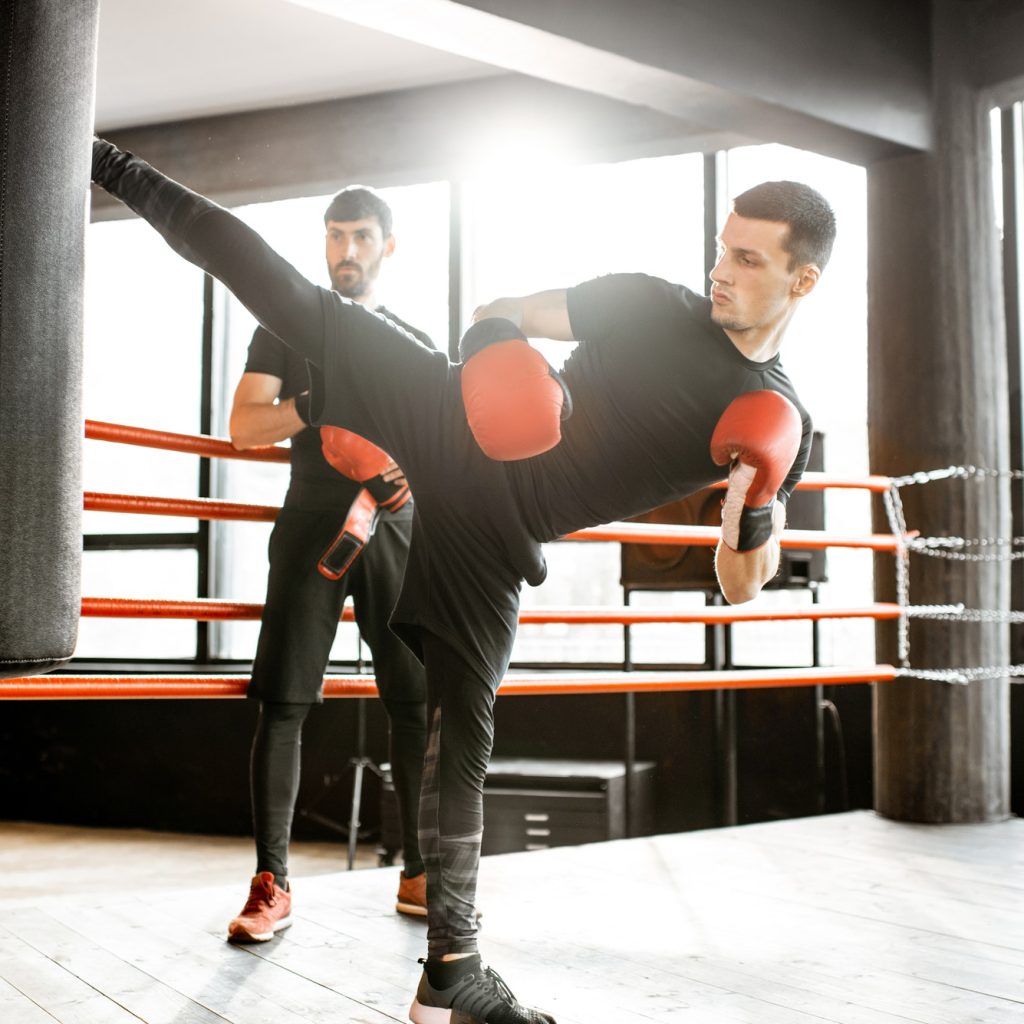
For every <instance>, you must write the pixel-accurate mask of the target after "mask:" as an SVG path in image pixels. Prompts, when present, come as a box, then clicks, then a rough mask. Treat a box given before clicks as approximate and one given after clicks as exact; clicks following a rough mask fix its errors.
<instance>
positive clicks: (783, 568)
mask: <svg viewBox="0 0 1024 1024" xmlns="http://www.w3.org/2000/svg"><path fill="white" fill-rule="evenodd" d="M824 465H825V451H824V435H823V434H821V433H819V432H818V431H815V433H814V443H813V445H812V446H811V457H810V459H809V460H808V463H807V468H808V469H809V470H813V471H816V472H820V471H821V470H822V469H823V468H824ZM786 519H787V521H786V525H787V527H789V528H790V529H793V530H823V529H824V528H825V495H824V492H823V491H796V492H795V493H794V494H793V496H792V497H791V498H790V499H789V508H788V510H787V517H786ZM630 522H633V523H660V524H672V525H676V526H680V525H690V526H721V525H722V492H721V491H720V490H715V489H713V488H706V489H705V490H702V491H697V492H696V493H694V494H691V495H689V497H686V498H683V499H681V500H680V501H674V502H672V503H671V504H668V505H662V506H661V507H660V508H656V509H653V510H652V511H650V512H645V513H644V514H643V515H642V516H636V517H635V518H634V519H631V520H630ZM827 578H828V577H827V575H826V566H825V552H824V551H822V550H800V549H796V548H784V549H783V551H782V558H781V560H780V565H779V572H778V574H777V575H776V576H775V578H774V579H773V580H772V581H771V582H770V583H768V586H769V587H803V586H807V585H808V584H810V583H824V582H825V580H826V579H827ZM621 583H622V585H623V586H624V587H627V588H635V589H637V590H707V589H711V588H714V587H717V586H718V581H717V580H716V579H715V549H714V548H713V547H710V546H704V545H697V544H693V545H689V544H623V545H622V579H621Z"/></svg>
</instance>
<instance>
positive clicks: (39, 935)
mask: <svg viewBox="0 0 1024 1024" xmlns="http://www.w3.org/2000/svg"><path fill="white" fill-rule="evenodd" d="M4 836H5V834H4V830H3V827H0V843H2V842H3V839H4ZM194 842H195V844H197V849H199V850H201V849H202V844H203V843H204V840H201V839H196V840H194ZM200 857H201V854H200ZM129 860H130V858H129ZM0 868H6V870H4V871H3V879H4V883H5V884H4V887H3V893H4V896H3V897H0V1022H3V1024H52V1022H53V1021H59V1022H61V1024H132V1022H134V1024H137V1022H139V1021H143V1022H146V1024H220V1022H225V1021H230V1022H237V1024H298V1022H301V1021H306V1022H315V1024H326V1022H332V1024H385V1022H388V1021H396V1020H397V1021H404V1020H406V1011H407V1009H408V1004H409V1002H410V997H411V993H412V991H413V989H414V988H415V984H416V980H417V977H418V973H419V968H418V967H417V964H416V958H417V957H419V956H422V955H423V954H424V938H425V936H424V931H425V929H424V926H423V925H422V924H419V923H418V922H415V921H410V920H408V919H405V918H401V917H398V916H397V915H395V914H394V913H393V912H392V910H391V907H392V904H393V898H394V892H395V888H396V879H397V869H380V870H366V871H355V872H350V873H346V872H337V873H331V874H325V875H318V876H312V877H308V878H305V879H299V878H297V879H296V881H295V884H294V888H295V892H296V897H295V898H296V901H297V902H296V911H295V924H294V925H293V927H292V928H291V929H290V930H289V931H287V932H285V933H284V934H283V936H281V937H279V938H278V939H276V940H274V941H273V942H270V943H266V944H264V945H261V946H256V947H245V948H236V947H232V946H228V945H227V944H226V943H225V942H224V940H223V935H224V926H225V924H226V922H227V920H228V919H229V918H230V917H231V916H232V915H233V914H234V913H235V912H237V910H238V905H239V902H240V893H239V886H238V884H237V882H234V883H233V884H217V885H215V886H212V887H204V886H203V885H202V879H203V873H202V872H201V871H199V872H196V873H195V875H194V877H193V876H186V877H184V878H183V879H180V880H177V881H176V883H175V884H174V885H173V886H167V885H164V886H160V885H158V884H157V882H158V881H159V879H156V878H148V879H143V883H144V884H139V885H135V884H133V883H134V880H135V876H134V875H133V872H132V869H131V868H130V867H126V868H125V871H124V877H123V889H122V890H121V891H118V890H117V888H115V887H112V886H109V885H104V886H100V887H98V888H95V889H90V887H89V886H88V885H87V884H86V885H83V886H82V888H81V891H79V892H77V893H67V892H61V893H59V894H56V895H45V894H44V893H43V892H42V891H41V887H40V884H39V882H40V878H39V874H40V871H41V870H42V868H41V867H40V864H39V863H38V862H37V863H35V864H33V863H27V864H24V865H23V870H24V872H26V873H27V874H28V875H29V876H32V877H34V878H35V882H36V884H35V886H34V888H33V889H32V890H31V891H29V890H27V889H26V890H21V891H20V892H19V888H18V875H19V871H20V870H22V868H20V867H14V868H13V870H12V865H11V864H10V858H3V859H0ZM293 871H294V868H293ZM171 874H172V873H165V875H164V878H165V879H166V878H168V877H170V875H171ZM241 895H243V896H244V893H243V894H241ZM480 905H481V908H482V909H483V911H484V914H485V916H484V928H483V931H482V945H483V951H484V956H485V960H488V961H490V962H491V963H493V964H494V966H495V967H497V968H498V969H499V970H500V971H501V973H502V974H503V975H504V976H505V979H506V981H508V982H509V983H510V985H511V986H512V988H513V990H514V991H515V992H516V994H517V995H518V996H519V997H520V999H522V1000H523V1001H532V1002H533V1003H534V1004H535V1005H539V1006H541V1007H543V1008H545V1009H548V1010H549V1011H551V1012H552V1013H553V1014H554V1015H555V1016H556V1018H557V1020H558V1022H559V1024H639V1022H651V1021H658V1022H666V1024H667V1022H673V1024H674V1022H680V1024H733V1022H749V1024H755V1022H756V1024H812V1022H813V1024H818V1022H822V1021H835V1022H839V1024H896V1022H908V1021H912V1022H920V1024H969V1022H978V1024H1011V1022H1012V1024H1022V1022H1024V820H1021V819H1013V820H1011V821H1006V822H1002V823H999V824H993V825H978V826H939V827H927V826H913V825H899V824H894V823H892V822H887V821H884V820H882V819H879V818H877V817H875V816H874V815H872V814H870V813H867V812H856V813H852V814H844V815H835V816H829V817H824V818H805V819H801V820H798V821H787V822H775V823H771V824H766V825H753V826H745V827H740V828H733V829H722V830H713V831H707V832H694V833H688V834H684V835H676V836H661V837H656V838H651V839H638V840H632V841H626V842H617V843H604V844H599V845H595V846H588V847H577V848H563V849H559V850H551V851H545V852H538V853H528V854H516V855H510V856H504V857H491V858H487V859H486V860H485V861H484V866H483V872H482V883H481V892H480Z"/></svg>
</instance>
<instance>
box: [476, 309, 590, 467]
mask: <svg viewBox="0 0 1024 1024" xmlns="http://www.w3.org/2000/svg"><path fill="white" fill-rule="evenodd" d="M459 354H460V357H461V358H462V361H463V364H464V365H463V367H462V401H463V404H464V405H465V407H466V419H467V421H468V422H469V429H470V430H471V431H472V432H473V437H475V438H476V442H477V444H479V445H480V447H481V449H482V450H483V453H484V454H485V455H486V456H487V457H488V458H491V459H495V460H497V461H499V462H510V461H513V460H515V459H528V458H530V457H531V456H533V455H540V454H541V453H542V452H546V451H548V450H549V449H550V448H554V446H555V445H556V444H558V442H559V441H560V440H561V439H562V420H567V419H568V418H569V416H570V414H571V413H572V401H571V399H570V397H569V390H568V388H566V386H565V383H564V382H563V381H562V378H561V377H560V376H559V375H558V374H557V373H555V371H554V370H552V369H551V367H550V366H549V365H548V361H547V360H546V359H545V358H544V357H543V356H542V355H541V354H540V353H539V352H538V351H537V350H536V349H534V348H531V347H530V345H529V343H528V342H527V340H526V338H524V337H523V334H522V332H521V331H520V330H519V328H518V327H516V325H515V324H514V323H512V321H511V320H505V319H503V318H501V317H488V318H486V319H484V320H480V321H479V322H478V323H475V324H473V326H472V327H470V329H469V330H468V331H466V333H465V335H464V336H463V338H462V341H461V342H460V344H459Z"/></svg>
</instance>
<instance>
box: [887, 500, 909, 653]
mask: <svg viewBox="0 0 1024 1024" xmlns="http://www.w3.org/2000/svg"><path fill="white" fill-rule="evenodd" d="M885 514H886V517H887V518H888V520H889V532H890V533H891V534H892V535H893V536H894V537H895V538H896V553H895V556H896V603H897V604H898V605H899V607H900V611H901V614H900V617H899V621H898V622H897V624H896V646H897V657H898V658H899V663H900V664H901V665H903V666H908V665H909V664H910V620H909V619H908V618H907V612H906V609H907V608H908V607H909V605H910V553H909V551H908V549H907V544H906V536H907V521H906V517H905V516H904V513H903V499H902V498H901V497H900V489H899V485H898V484H897V483H896V482H895V481H894V482H893V483H891V484H890V486H889V489H888V490H887V491H886V492H885Z"/></svg>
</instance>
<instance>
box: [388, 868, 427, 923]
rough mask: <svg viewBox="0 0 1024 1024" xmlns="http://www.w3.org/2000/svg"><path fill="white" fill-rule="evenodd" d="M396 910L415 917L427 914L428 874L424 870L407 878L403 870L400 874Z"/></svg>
mask: <svg viewBox="0 0 1024 1024" xmlns="http://www.w3.org/2000/svg"><path fill="white" fill-rule="evenodd" d="M395 910H397V911H398V912H399V913H400V914H411V915H412V916H413V917H426V916H427V874H426V872H423V873H422V874H419V875H417V876H416V877H415V878H406V875H405V872H404V871H403V872H402V873H401V874H400V875H399V876H398V901H397V902H396V903H395Z"/></svg>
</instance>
